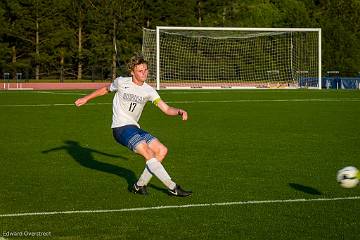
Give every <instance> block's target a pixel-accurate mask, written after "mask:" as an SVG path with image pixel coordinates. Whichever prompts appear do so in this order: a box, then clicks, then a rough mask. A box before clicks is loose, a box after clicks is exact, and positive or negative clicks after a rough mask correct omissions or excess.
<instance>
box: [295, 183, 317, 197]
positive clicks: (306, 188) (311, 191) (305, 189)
mask: <svg viewBox="0 0 360 240" xmlns="http://www.w3.org/2000/svg"><path fill="white" fill-rule="evenodd" d="M289 186H290V187H291V188H293V189H295V190H297V191H300V192H304V193H308V194H311V195H322V193H321V192H320V191H319V190H317V189H316V188H313V187H309V186H304V185H301V184H297V183H289Z"/></svg>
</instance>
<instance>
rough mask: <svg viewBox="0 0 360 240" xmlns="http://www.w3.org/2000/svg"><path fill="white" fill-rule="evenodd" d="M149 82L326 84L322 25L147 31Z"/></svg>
mask: <svg viewBox="0 0 360 240" xmlns="http://www.w3.org/2000/svg"><path fill="white" fill-rule="evenodd" d="M142 51H143V54H144V56H145V58H146V59H147V60H148V61H149V66H148V67H149V70H150V71H149V79H148V81H149V83H150V84H153V85H154V86H156V87H157V89H160V88H300V87H307V88H321V29H306V28H209V27H208V28H206V27H157V28H156V30H151V29H144V30H143V46H142Z"/></svg>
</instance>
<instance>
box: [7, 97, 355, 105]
mask: <svg viewBox="0 0 360 240" xmlns="http://www.w3.org/2000/svg"><path fill="white" fill-rule="evenodd" d="M166 102H167V103H183V104H191V103H242V102H360V98H342V99H341V98H340V99H339V98H327V99H326V98H324V99H321V98H312V99H240V100H194V101H166ZM109 104H112V102H105V103H87V104H86V105H87V106H91V105H109ZM57 106H75V104H74V103H49V104H0V107H57Z"/></svg>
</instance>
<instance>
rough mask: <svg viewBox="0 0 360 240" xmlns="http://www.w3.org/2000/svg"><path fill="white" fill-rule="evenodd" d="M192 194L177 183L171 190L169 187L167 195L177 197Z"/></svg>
mask: <svg viewBox="0 0 360 240" xmlns="http://www.w3.org/2000/svg"><path fill="white" fill-rule="evenodd" d="M191 194H192V191H185V190H184V189H182V188H181V187H180V186H179V185H176V186H175V188H174V189H173V190H171V189H169V195H172V196H177V197H187V196H190V195H191Z"/></svg>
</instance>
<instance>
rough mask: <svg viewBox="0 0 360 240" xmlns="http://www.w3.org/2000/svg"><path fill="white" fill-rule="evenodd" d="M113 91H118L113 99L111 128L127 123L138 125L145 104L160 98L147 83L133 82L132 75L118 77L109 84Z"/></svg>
mask: <svg viewBox="0 0 360 240" xmlns="http://www.w3.org/2000/svg"><path fill="white" fill-rule="evenodd" d="M109 90H110V91H111V92H116V93H115V96H114V99H113V118H112V124H111V128H116V127H122V126H125V125H130V124H131V125H136V126H138V127H140V125H139V124H138V121H139V119H140V116H141V113H142V111H143V109H144V106H145V105H146V103H147V102H148V101H151V102H155V101H158V100H159V99H160V96H159V94H158V93H157V92H156V90H155V89H154V88H152V87H151V86H150V85H148V84H147V83H144V84H143V85H142V86H139V85H136V84H135V83H133V82H132V78H131V77H126V78H123V77H119V78H116V79H115V80H114V81H113V82H112V83H111V85H110V86H109Z"/></svg>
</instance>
